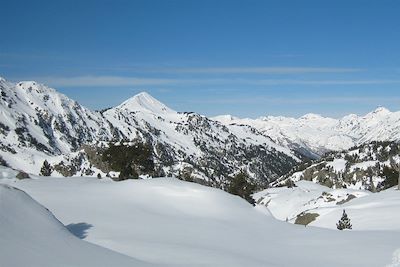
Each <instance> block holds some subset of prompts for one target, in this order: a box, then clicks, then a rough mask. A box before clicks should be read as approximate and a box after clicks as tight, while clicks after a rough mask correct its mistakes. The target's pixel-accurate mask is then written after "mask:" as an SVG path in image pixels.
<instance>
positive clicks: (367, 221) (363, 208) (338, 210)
mask: <svg viewBox="0 0 400 267" xmlns="http://www.w3.org/2000/svg"><path fill="white" fill-rule="evenodd" d="M296 185H297V187H293V188H287V187H281V188H271V189H267V190H264V191H262V192H259V193H257V194H255V196H254V197H255V199H256V200H259V201H258V203H259V205H261V206H267V208H268V210H269V211H270V212H271V214H272V215H273V216H274V217H275V218H277V219H279V220H282V221H284V220H286V218H288V219H289V221H290V222H294V221H295V218H296V216H297V215H298V214H300V213H301V212H309V213H318V214H319V216H318V217H317V218H316V220H315V221H313V222H311V224H310V225H311V226H318V227H322V228H329V229H336V223H337V221H338V220H339V219H340V217H341V215H342V212H343V209H345V210H346V213H347V214H348V216H349V218H350V219H351V223H352V224H353V231H400V206H399V203H400V193H399V191H398V190H395V189H394V188H391V189H387V190H384V191H381V192H379V193H371V192H369V191H364V190H354V189H331V188H328V187H325V186H322V185H319V184H314V183H312V182H309V181H299V182H296ZM349 195H352V196H354V197H355V198H354V199H351V200H350V201H348V202H344V203H343V204H341V202H342V201H343V200H346V199H347V198H348V196H349ZM324 196H325V197H324Z"/></svg>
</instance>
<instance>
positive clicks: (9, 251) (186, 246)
mask: <svg viewBox="0 0 400 267" xmlns="http://www.w3.org/2000/svg"><path fill="white" fill-rule="evenodd" d="M0 173H1V176H2V177H3V178H2V179H1V180H0V181H1V183H3V184H6V185H0V207H1V213H0V226H1V227H0V237H1V238H0V248H1V249H0V265H1V266H16V267H17V266H153V265H157V266H219V267H221V266H227V267H228V266H229V267H231V266H250V267H252V266H254V267H266V266H300V267H301V266H304V267H306V266H307V267H309V266H332V267H337V266H399V264H400V243H399V241H398V235H399V231H400V226H399V225H400V224H399V223H398V217H396V216H394V217H392V222H393V223H392V225H393V227H392V228H390V229H387V228H385V227H383V228H379V227H374V228H373V229H376V230H380V231H374V230H372V229H369V228H368V224H367V226H365V227H364V229H362V231H338V230H329V229H321V228H316V227H304V226H302V225H293V224H290V223H286V222H282V221H279V220H276V219H275V218H274V217H272V216H271V215H270V214H269V211H268V209H267V208H266V207H265V206H264V205H258V206H257V207H253V206H251V205H249V204H248V203H247V202H245V201H244V200H242V199H241V198H239V197H236V196H233V195H229V194H227V193H225V192H223V191H221V190H219V189H213V188H210V187H205V186H201V185H198V184H194V183H188V182H183V181H180V180H177V179H173V178H164V179H163V178H159V179H150V180H126V181H122V182H114V181H112V180H111V179H108V178H103V179H96V178H84V177H79V178H78V177H76V178H52V177H34V179H25V180H18V179H15V178H14V177H15V174H16V172H14V171H12V170H10V169H6V168H2V169H1V172H0ZM11 186H12V187H11ZM314 186H315V185H314ZM13 187H15V188H19V189H20V190H23V191H25V192H26V193H24V192H22V191H20V190H17V189H14V188H13ZM300 188H302V190H309V189H310V188H307V187H302V186H299V187H297V188H295V189H287V190H299V189H300ZM318 190H319V189H318ZM319 191H321V190H319ZM293 192H296V191H293ZM297 192H299V191H297ZM269 193H270V194H273V193H274V192H269ZM276 193H279V192H276ZM394 193H395V192H390V191H388V193H387V194H388V197H389V199H390V198H391V196H392V195H393V194H394ZM396 193H398V192H396ZM27 194H29V195H30V196H32V198H33V199H35V200H36V201H38V202H39V203H40V204H41V205H43V206H44V207H46V208H48V209H49V211H46V210H45V208H44V207H42V206H41V205H39V204H38V203H37V202H35V200H33V199H32V198H31V197H29V196H28V195H27ZM263 194H266V192H264V193H263ZM285 194H286V193H285ZM379 194H382V193H376V194H375V195H376V196H379ZM365 195H366V196H363V197H360V200H362V199H367V198H368V197H369V196H368V195H367V193H365ZM360 196H361V195H360ZM291 199H292V201H294V202H296V201H298V200H299V198H291ZM385 199H386V197H385V198H382V199H381V200H380V203H384V202H385ZM352 201H355V200H352ZM294 202H292V203H293V204H294ZM349 203H351V201H350V202H349ZM368 206H369V207H373V206H374V202H370V204H367V202H363V203H358V204H357V205H354V206H353V209H354V210H355V209H356V208H359V209H363V208H366V207H368ZM288 207H289V205H286V209H289V208H288ZM381 207H383V208H382V211H381V213H380V214H379V216H382V214H386V217H384V218H389V216H390V215H393V214H398V213H399V212H398V211H399V210H398V207H396V206H394V205H386V206H385V205H382V206H381ZM270 208H271V212H272V214H274V215H276V211H275V210H273V209H272V202H271V205H270ZM50 212H51V213H53V214H54V215H55V217H56V218H57V219H59V220H60V221H61V223H63V224H64V225H65V226H66V227H64V226H63V225H62V224H61V223H60V222H58V221H57V219H55V218H54V217H53V216H52V215H51V213H50ZM349 214H350V218H351V219H352V218H353V216H352V215H351V214H352V211H351V210H349ZM361 215H362V214H361V213H359V214H358V215H357V216H361ZM336 219H337V218H335V220H336ZM396 220H397V221H396ZM358 222H359V221H358V219H354V227H356V226H357V227H358ZM369 225H372V224H369ZM66 228H67V229H69V230H70V231H71V232H73V233H74V234H75V235H76V236H79V237H80V238H81V239H84V240H79V239H78V238H75V237H72V236H71V235H70V234H69V233H68V232H67V230H66ZM91 243H93V244H95V245H92V244H91ZM100 246H101V247H104V248H101V247H100ZM105 248H107V249H110V250H113V251H115V253H114V252H111V251H109V250H106V249H105ZM118 253H120V254H118ZM121 254H124V255H125V256H122V255H121ZM110 261H111V262H112V264H111V265H110V264H108V263H109V262H110ZM146 263H147V264H149V265H146ZM96 264H97V265H96Z"/></svg>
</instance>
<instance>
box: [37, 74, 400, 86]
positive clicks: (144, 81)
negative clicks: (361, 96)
mask: <svg viewBox="0 0 400 267" xmlns="http://www.w3.org/2000/svg"><path fill="white" fill-rule="evenodd" d="M37 80H38V81H40V82H43V83H45V84H49V85H51V86H55V87H129V86H143V85H149V86H150V85H154V86H156V85H165V86H167V85H237V84H240V85H265V86H267V85H270V86H279V85H310V86H324V85H326V86H329V85H377V84H400V80H384V79H382V80H380V79H365V80H292V79H228V78H224V79H208V78H205V79H177V78H173V79H172V78H141V77H123V76H78V77H42V78H38V79H37Z"/></svg>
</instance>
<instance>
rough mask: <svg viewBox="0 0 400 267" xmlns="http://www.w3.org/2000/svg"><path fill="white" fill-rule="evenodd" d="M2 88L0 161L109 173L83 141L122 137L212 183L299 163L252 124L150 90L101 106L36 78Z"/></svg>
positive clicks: (160, 162) (264, 177)
mask: <svg viewBox="0 0 400 267" xmlns="http://www.w3.org/2000/svg"><path fill="white" fill-rule="evenodd" d="M0 94H1V99H0V113H1V115H2V116H1V120H0V162H3V163H4V162H5V163H7V164H8V165H10V166H11V167H13V168H15V169H21V170H24V171H26V172H29V173H35V174H38V173H39V171H40V168H41V167H42V164H43V162H44V160H45V159H46V160H47V161H48V162H50V163H51V164H52V167H53V168H52V170H53V172H54V175H61V174H63V175H65V173H66V174H67V175H81V174H86V175H89V174H90V175H96V174H97V173H100V174H102V175H105V174H106V173H107V172H109V171H112V170H109V169H107V170H105V169H102V168H101V166H98V165H99V164H97V165H96V164H95V163H93V162H91V159H90V157H89V156H88V155H87V154H88V150H87V149H86V150H83V148H84V147H83V145H89V146H91V147H92V151H94V152H93V153H94V154H99V153H100V152H99V151H96V148H97V147H99V146H101V147H104V145H105V146H107V143H115V142H121V141H122V142H123V143H124V144H126V145H132V144H134V143H136V142H140V143H146V144H149V145H150V146H151V148H152V150H153V158H154V161H155V163H156V166H157V168H158V173H161V174H162V175H170V176H172V175H174V176H180V175H181V173H183V172H184V173H185V175H186V176H187V177H190V179H200V180H203V181H204V182H205V183H208V184H210V185H213V186H221V184H223V183H224V180H225V179H226V177H227V176H229V175H232V174H234V173H235V172H238V171H239V170H240V169H246V170H248V172H249V173H250V176H252V177H253V178H256V179H257V180H258V181H260V182H262V183H265V182H267V181H269V180H273V179H276V178H277V177H278V176H280V175H282V174H284V173H286V172H287V171H288V170H290V169H291V168H292V167H293V166H294V165H295V164H296V163H297V162H298V161H299V157H298V155H296V154H295V153H293V151H291V150H290V149H288V148H285V147H282V146H280V145H277V144H275V143H274V142H273V141H272V140H271V139H270V138H269V137H267V136H265V135H263V134H261V133H259V132H258V131H257V130H255V129H254V128H252V127H238V128H235V127H232V128H231V129H228V128H227V127H225V126H224V125H222V124H221V123H219V122H216V121H213V120H210V119H208V118H206V117H205V116H201V115H199V114H196V113H178V112H176V111H174V110H172V109H170V108H168V107H167V106H165V105H164V104H162V103H161V102H159V101H158V100H156V99H154V98H153V97H152V96H150V95H149V94H147V93H140V94H138V95H136V96H134V97H132V98H130V99H128V100H126V101H125V102H123V103H122V104H121V105H119V106H117V107H115V108H111V109H108V110H104V111H102V112H92V111H90V110H88V109H86V108H84V107H82V106H81V105H79V104H78V103H77V102H75V101H73V100H70V99H69V98H67V97H66V96H65V95H62V94H60V93H57V92H56V91H55V90H54V89H51V88H48V87H46V86H44V85H41V84H38V83H36V82H20V83H17V84H12V83H9V82H7V81H5V80H4V79H1V80H0ZM93 147H94V148H93ZM86 148H87V146H86ZM99 158H100V159H101V157H99ZM94 165H96V167H94ZM100 165H101V164H100ZM60 166H61V167H60ZM61 169H62V170H61Z"/></svg>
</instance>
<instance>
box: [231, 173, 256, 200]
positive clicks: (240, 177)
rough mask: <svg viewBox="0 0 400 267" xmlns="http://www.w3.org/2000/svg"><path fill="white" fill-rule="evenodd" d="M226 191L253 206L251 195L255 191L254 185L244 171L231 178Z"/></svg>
mask: <svg viewBox="0 0 400 267" xmlns="http://www.w3.org/2000/svg"><path fill="white" fill-rule="evenodd" d="M227 189H228V190H227V191H228V193H231V194H233V195H237V196H240V197H242V198H244V199H245V200H247V202H249V203H250V204H252V205H253V206H254V205H255V201H254V199H253V197H252V196H251V194H253V193H254V191H255V190H256V185H255V184H254V183H252V182H251V181H250V178H249V176H248V175H247V173H245V172H244V171H241V172H240V173H238V174H237V175H235V177H233V179H232V180H231V182H230V184H229V186H228V188H227Z"/></svg>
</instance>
